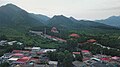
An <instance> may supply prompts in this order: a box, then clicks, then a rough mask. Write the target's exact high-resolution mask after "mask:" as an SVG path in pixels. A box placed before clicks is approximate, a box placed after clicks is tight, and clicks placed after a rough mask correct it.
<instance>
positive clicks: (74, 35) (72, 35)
mask: <svg viewBox="0 0 120 67" xmlns="http://www.w3.org/2000/svg"><path fill="white" fill-rule="evenodd" d="M70 36H71V37H77V38H79V37H80V36H79V35H78V34H75V33H73V34H70Z"/></svg>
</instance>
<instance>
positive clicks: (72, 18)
mask: <svg viewBox="0 0 120 67" xmlns="http://www.w3.org/2000/svg"><path fill="white" fill-rule="evenodd" d="M70 19H71V20H72V21H74V22H78V20H77V19H75V18H74V17H70Z"/></svg>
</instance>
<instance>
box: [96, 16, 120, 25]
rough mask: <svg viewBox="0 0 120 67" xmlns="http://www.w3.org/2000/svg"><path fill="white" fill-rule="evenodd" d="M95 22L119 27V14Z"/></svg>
mask: <svg viewBox="0 0 120 67" xmlns="http://www.w3.org/2000/svg"><path fill="white" fill-rule="evenodd" d="M97 22H100V23H104V24H107V25H111V26H116V27H120V16H111V17H109V18H107V19H104V20H97Z"/></svg>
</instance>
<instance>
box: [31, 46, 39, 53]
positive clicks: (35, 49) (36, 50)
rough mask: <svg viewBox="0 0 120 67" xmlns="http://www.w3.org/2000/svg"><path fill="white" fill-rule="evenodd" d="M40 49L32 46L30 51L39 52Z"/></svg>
mask: <svg viewBox="0 0 120 67" xmlns="http://www.w3.org/2000/svg"><path fill="white" fill-rule="evenodd" d="M40 50H41V48H40V47H33V48H32V52H39V51H40Z"/></svg>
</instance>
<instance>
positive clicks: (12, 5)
mask: <svg viewBox="0 0 120 67" xmlns="http://www.w3.org/2000/svg"><path fill="white" fill-rule="evenodd" d="M2 7H17V6H16V5H14V4H12V3H9V4H6V5H3V6H2Z"/></svg>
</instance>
